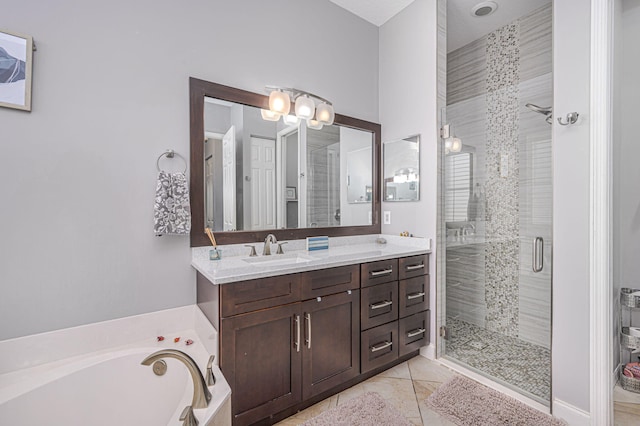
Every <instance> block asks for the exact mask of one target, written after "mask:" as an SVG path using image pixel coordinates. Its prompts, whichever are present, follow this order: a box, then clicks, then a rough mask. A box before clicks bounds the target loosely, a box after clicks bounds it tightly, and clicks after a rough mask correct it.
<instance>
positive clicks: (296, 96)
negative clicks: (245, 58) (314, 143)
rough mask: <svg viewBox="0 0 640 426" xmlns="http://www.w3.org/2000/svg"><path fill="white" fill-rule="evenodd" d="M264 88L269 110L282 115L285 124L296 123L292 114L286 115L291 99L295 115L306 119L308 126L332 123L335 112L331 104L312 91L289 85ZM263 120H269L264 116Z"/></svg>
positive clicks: (299, 118) (315, 127)
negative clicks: (267, 94)
mask: <svg viewBox="0 0 640 426" xmlns="http://www.w3.org/2000/svg"><path fill="white" fill-rule="evenodd" d="M266 90H267V92H269V110H270V112H272V113H275V114H279V116H282V120H283V121H284V122H285V124H287V125H295V124H297V122H295V121H294V119H293V118H292V116H289V115H288V114H289V111H290V108H291V102H292V101H293V102H294V104H295V107H294V111H295V117H296V118H297V119H298V120H307V126H308V127H309V128H313V129H321V128H322V126H323V125H331V124H333V121H334V119H335V112H334V110H333V105H332V104H331V102H329V101H328V100H326V99H324V98H321V97H320V96H318V95H314V94H313V93H309V92H305V91H304V90H299V89H292V88H289V87H277V86H267V87H266ZM316 103H317V104H318V105H317V106H316ZM274 117H275V116H274ZM263 118H265V114H263ZM265 120H269V118H265ZM276 120H277V119H276ZM272 121H275V120H272Z"/></svg>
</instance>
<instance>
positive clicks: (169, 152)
mask: <svg viewBox="0 0 640 426" xmlns="http://www.w3.org/2000/svg"><path fill="white" fill-rule="evenodd" d="M176 155H177V156H178V157H180V159H181V160H182V161H184V170H183V171H182V173H186V172H187V160H185V159H184V157H183V156H182V155H180V154H178V153H177V152H175V151H174V150H172V149H168V150H166V151H165V152H163V153H162V154H160V156H159V157H158V159H157V160H156V168H157V169H158V171H159V172H162V171H163V170H162V169H161V168H160V159H161V158H162V157H165V156H166V157H167V158H173V157H174V156H176Z"/></svg>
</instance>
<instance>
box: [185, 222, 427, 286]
mask: <svg viewBox="0 0 640 426" xmlns="http://www.w3.org/2000/svg"><path fill="white" fill-rule="evenodd" d="M378 238H384V239H385V240H386V241H387V243H386V244H380V243H378V242H376V241H377V239H378ZM252 245H254V246H255V247H256V251H257V252H258V253H261V252H262V246H263V243H262V242H260V243H254V244H252ZM244 246H245V244H234V245H227V246H218V248H219V249H221V250H222V259H220V260H209V250H210V249H211V247H194V248H192V253H191V266H193V267H194V268H195V269H196V270H197V271H198V272H200V273H201V274H202V275H204V276H205V277H206V278H207V279H208V280H209V281H211V282H212V283H213V284H228V283H233V282H237V281H244V280H251V279H256V278H265V277H272V276H277V275H286V274H294V273H297V272H305V271H313V270H317V269H324V268H333V267H337V266H345V265H353V264H355V263H364V262H373V261H376V260H384V259H391V258H394V257H404V256H412V255H418V254H426V253H430V252H431V240H430V239H426V238H410V237H399V236H395V235H377V234H376V235H359V236H353V237H330V238H329V249H328V250H318V251H313V252H309V251H307V250H306V240H291V241H287V244H286V245H284V246H283V248H284V250H285V254H272V255H270V256H262V255H258V256H257V257H249V256H248V252H249V249H248V248H247V247H244ZM275 248H276V246H275V245H273V246H272V253H275V251H276V250H275Z"/></svg>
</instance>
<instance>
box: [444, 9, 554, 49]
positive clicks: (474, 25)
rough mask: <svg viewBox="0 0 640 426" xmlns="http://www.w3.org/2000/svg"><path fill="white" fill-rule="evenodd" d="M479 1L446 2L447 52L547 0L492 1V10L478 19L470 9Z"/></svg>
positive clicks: (524, 13)
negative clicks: (494, 7)
mask: <svg viewBox="0 0 640 426" xmlns="http://www.w3.org/2000/svg"><path fill="white" fill-rule="evenodd" d="M482 1H483V0H449V1H447V52H451V51H452V50H456V49H457V48H459V47H462V46H464V45H465V44H468V43H470V42H472V41H473V40H477V39H479V38H480V37H482V36H483V35H485V34H488V33H490V32H492V31H494V30H497V29H498V28H500V27H502V26H504V25H506V24H508V23H509V22H511V21H514V20H516V19H517V18H519V17H521V16H523V15H526V14H527V13H529V12H531V11H534V10H536V9H538V8H540V7H542V6H544V5H545V4H549V3H551V0H493V2H495V3H497V4H498V8H497V9H496V11H495V12H493V13H492V14H490V15H488V16H483V17H481V18H478V17H475V16H473V15H472V14H471V9H472V7H473V6H475V5H476V4H478V3H481V2H482Z"/></svg>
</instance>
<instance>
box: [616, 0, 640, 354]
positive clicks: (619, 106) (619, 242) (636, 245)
mask: <svg viewBox="0 0 640 426" xmlns="http://www.w3.org/2000/svg"><path fill="white" fill-rule="evenodd" d="M616 5H617V6H619V7H618V9H617V11H618V13H619V15H617V16H616V18H619V21H618V22H616V31H617V33H616V37H617V43H618V44H617V45H616V48H617V49H618V50H616V52H615V54H616V63H615V73H616V74H615V77H614V82H615V84H616V89H617V90H616V94H615V98H614V102H615V104H614V112H613V119H614V120H616V124H615V125H614V127H613V128H614V138H615V139H614V145H613V154H614V155H613V161H614V166H613V179H614V182H613V191H614V192H613V283H614V293H613V297H614V299H613V300H617V298H618V292H619V290H620V288H621V287H632V288H638V287H640V284H639V283H638V276H640V263H639V262H638V252H639V251H640V191H639V190H638V182H640V169H639V168H638V158H640V144H639V143H638V130H637V127H638V126H637V121H638V120H637V118H636V116H637V114H638V111H640V79H639V78H638V68H639V67H640V46H638V39H640V3H639V2H637V1H634V0H622V1H621V2H616ZM614 306H617V305H614ZM613 317H614V321H615V323H616V325H617V321H618V312H617V310H614V312H613ZM627 321H628V317H627V316H626V315H625V318H624V322H625V325H626V323H627ZM633 325H634V326H637V325H640V313H638V312H637V313H636V314H635V315H634V318H633ZM616 331H617V330H614V333H612V334H613V335H614V336H616V339H614V345H613V348H614V351H615V353H616V354H615V356H614V362H615V364H617V363H618V361H619V358H618V356H617V351H618V346H617V332H616ZM623 355H624V359H623V362H627V361H628V356H629V352H628V351H626V350H625V351H623Z"/></svg>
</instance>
